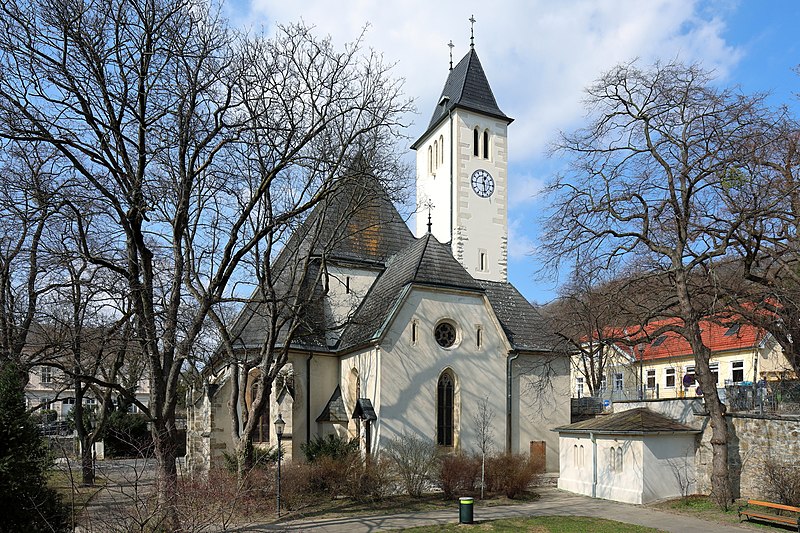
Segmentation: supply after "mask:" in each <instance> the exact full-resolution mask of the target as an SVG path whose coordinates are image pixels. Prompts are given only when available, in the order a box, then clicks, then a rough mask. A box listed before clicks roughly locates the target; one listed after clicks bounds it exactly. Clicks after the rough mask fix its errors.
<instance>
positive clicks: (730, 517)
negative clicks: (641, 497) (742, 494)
mask: <svg viewBox="0 0 800 533" xmlns="http://www.w3.org/2000/svg"><path fill="white" fill-rule="evenodd" d="M746 501H747V500H736V501H735V502H734V503H732V504H731V506H730V507H728V510H727V511H722V510H720V509H719V507H717V505H716V504H715V503H713V502H712V501H711V500H710V499H709V498H708V496H689V497H688V498H685V499H684V498H680V499H676V500H669V501H665V502H659V503H656V504H653V505H652V507H653V508H654V509H658V510H660V511H666V512H669V513H677V514H682V515H688V516H693V517H695V518H700V519H702V520H708V521H709V522H717V523H719V524H738V523H739V514H738V512H737V510H738V509H739V506H740V505H743V504H744V503H745V502H746ZM742 523H743V524H747V525H748V526H751V527H755V528H759V529H762V528H763V529H768V530H772V531H785V529H781V528H780V527H778V528H776V527H775V526H774V525H773V524H769V523H759V522H753V521H750V522H742Z"/></svg>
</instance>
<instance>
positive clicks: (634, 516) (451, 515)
mask: <svg viewBox="0 0 800 533" xmlns="http://www.w3.org/2000/svg"><path fill="white" fill-rule="evenodd" d="M539 492H540V494H541V498H540V499H539V500H537V501H535V502H529V503H524V504H520V505H508V506H498V507H477V508H476V509H475V513H474V515H475V516H474V518H475V521H485V520H497V519H499V518H513V517H518V516H552V515H574V516H595V517H598V518H607V519H609V520H617V521H619V522H626V523H629V524H639V525H643V526H649V527H654V528H657V529H660V530H663V531H674V532H676V533H724V532H726V531H727V532H730V531H753V530H752V529H751V528H748V527H745V526H735V525H726V524H717V523H715V522H707V521H705V520H700V519H697V518H692V517H689V516H682V515H676V514H671V513H665V512H662V511H656V510H653V509H650V508H647V507H641V506H638V505H629V504H624V503H617V502H611V501H606V500H597V499H593V498H589V497H587V496H579V495H577V494H572V493H568V492H563V491H560V490H558V489H555V488H544V489H540V491H539ZM456 522H458V504H454V506H453V509H452V510H446V511H432V512H422V513H403V514H395V515H391V516H356V517H343V518H328V519H324V520H298V521H294V522H285V523H280V524H269V525H253V526H248V527H243V528H241V529H238V530H236V531H240V532H245V531H315V532H321V533H368V532H374V531H387V530H392V529H404V528H408V527H414V526H424V525H433V524H450V523H456Z"/></svg>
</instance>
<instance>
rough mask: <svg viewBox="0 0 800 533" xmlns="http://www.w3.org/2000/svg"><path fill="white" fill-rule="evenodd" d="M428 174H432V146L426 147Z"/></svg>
mask: <svg viewBox="0 0 800 533" xmlns="http://www.w3.org/2000/svg"><path fill="white" fill-rule="evenodd" d="M428 173H429V174H433V146H428Z"/></svg>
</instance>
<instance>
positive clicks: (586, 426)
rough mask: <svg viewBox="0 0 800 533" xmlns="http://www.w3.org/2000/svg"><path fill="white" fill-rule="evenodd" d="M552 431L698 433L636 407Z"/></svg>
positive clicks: (683, 425) (632, 433) (636, 433)
mask: <svg viewBox="0 0 800 533" xmlns="http://www.w3.org/2000/svg"><path fill="white" fill-rule="evenodd" d="M553 431H558V432H559V433H599V434H625V435H645V434H653V433H677V432H683V433H699V432H700V430H697V429H693V428H690V427H689V426H687V425H685V424H681V423H680V422H678V421H676V420H673V419H671V418H668V417H666V416H664V415H662V414H660V413H656V412H655V411H651V410H650V409H647V408H646V407H637V408H636V409H630V410H628V411H622V412H621V413H614V414H611V415H601V416H598V417H595V418H590V419H589V420H583V421H581V422H576V423H574V424H569V425H567V426H560V427H557V428H555V429H554V430H553Z"/></svg>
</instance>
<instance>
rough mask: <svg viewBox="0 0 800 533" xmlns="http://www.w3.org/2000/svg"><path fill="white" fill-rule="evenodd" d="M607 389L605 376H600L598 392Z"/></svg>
mask: <svg viewBox="0 0 800 533" xmlns="http://www.w3.org/2000/svg"><path fill="white" fill-rule="evenodd" d="M607 389H608V386H607V384H606V377H605V376H603V377H602V378H600V392H605V391H606V390H607Z"/></svg>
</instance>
